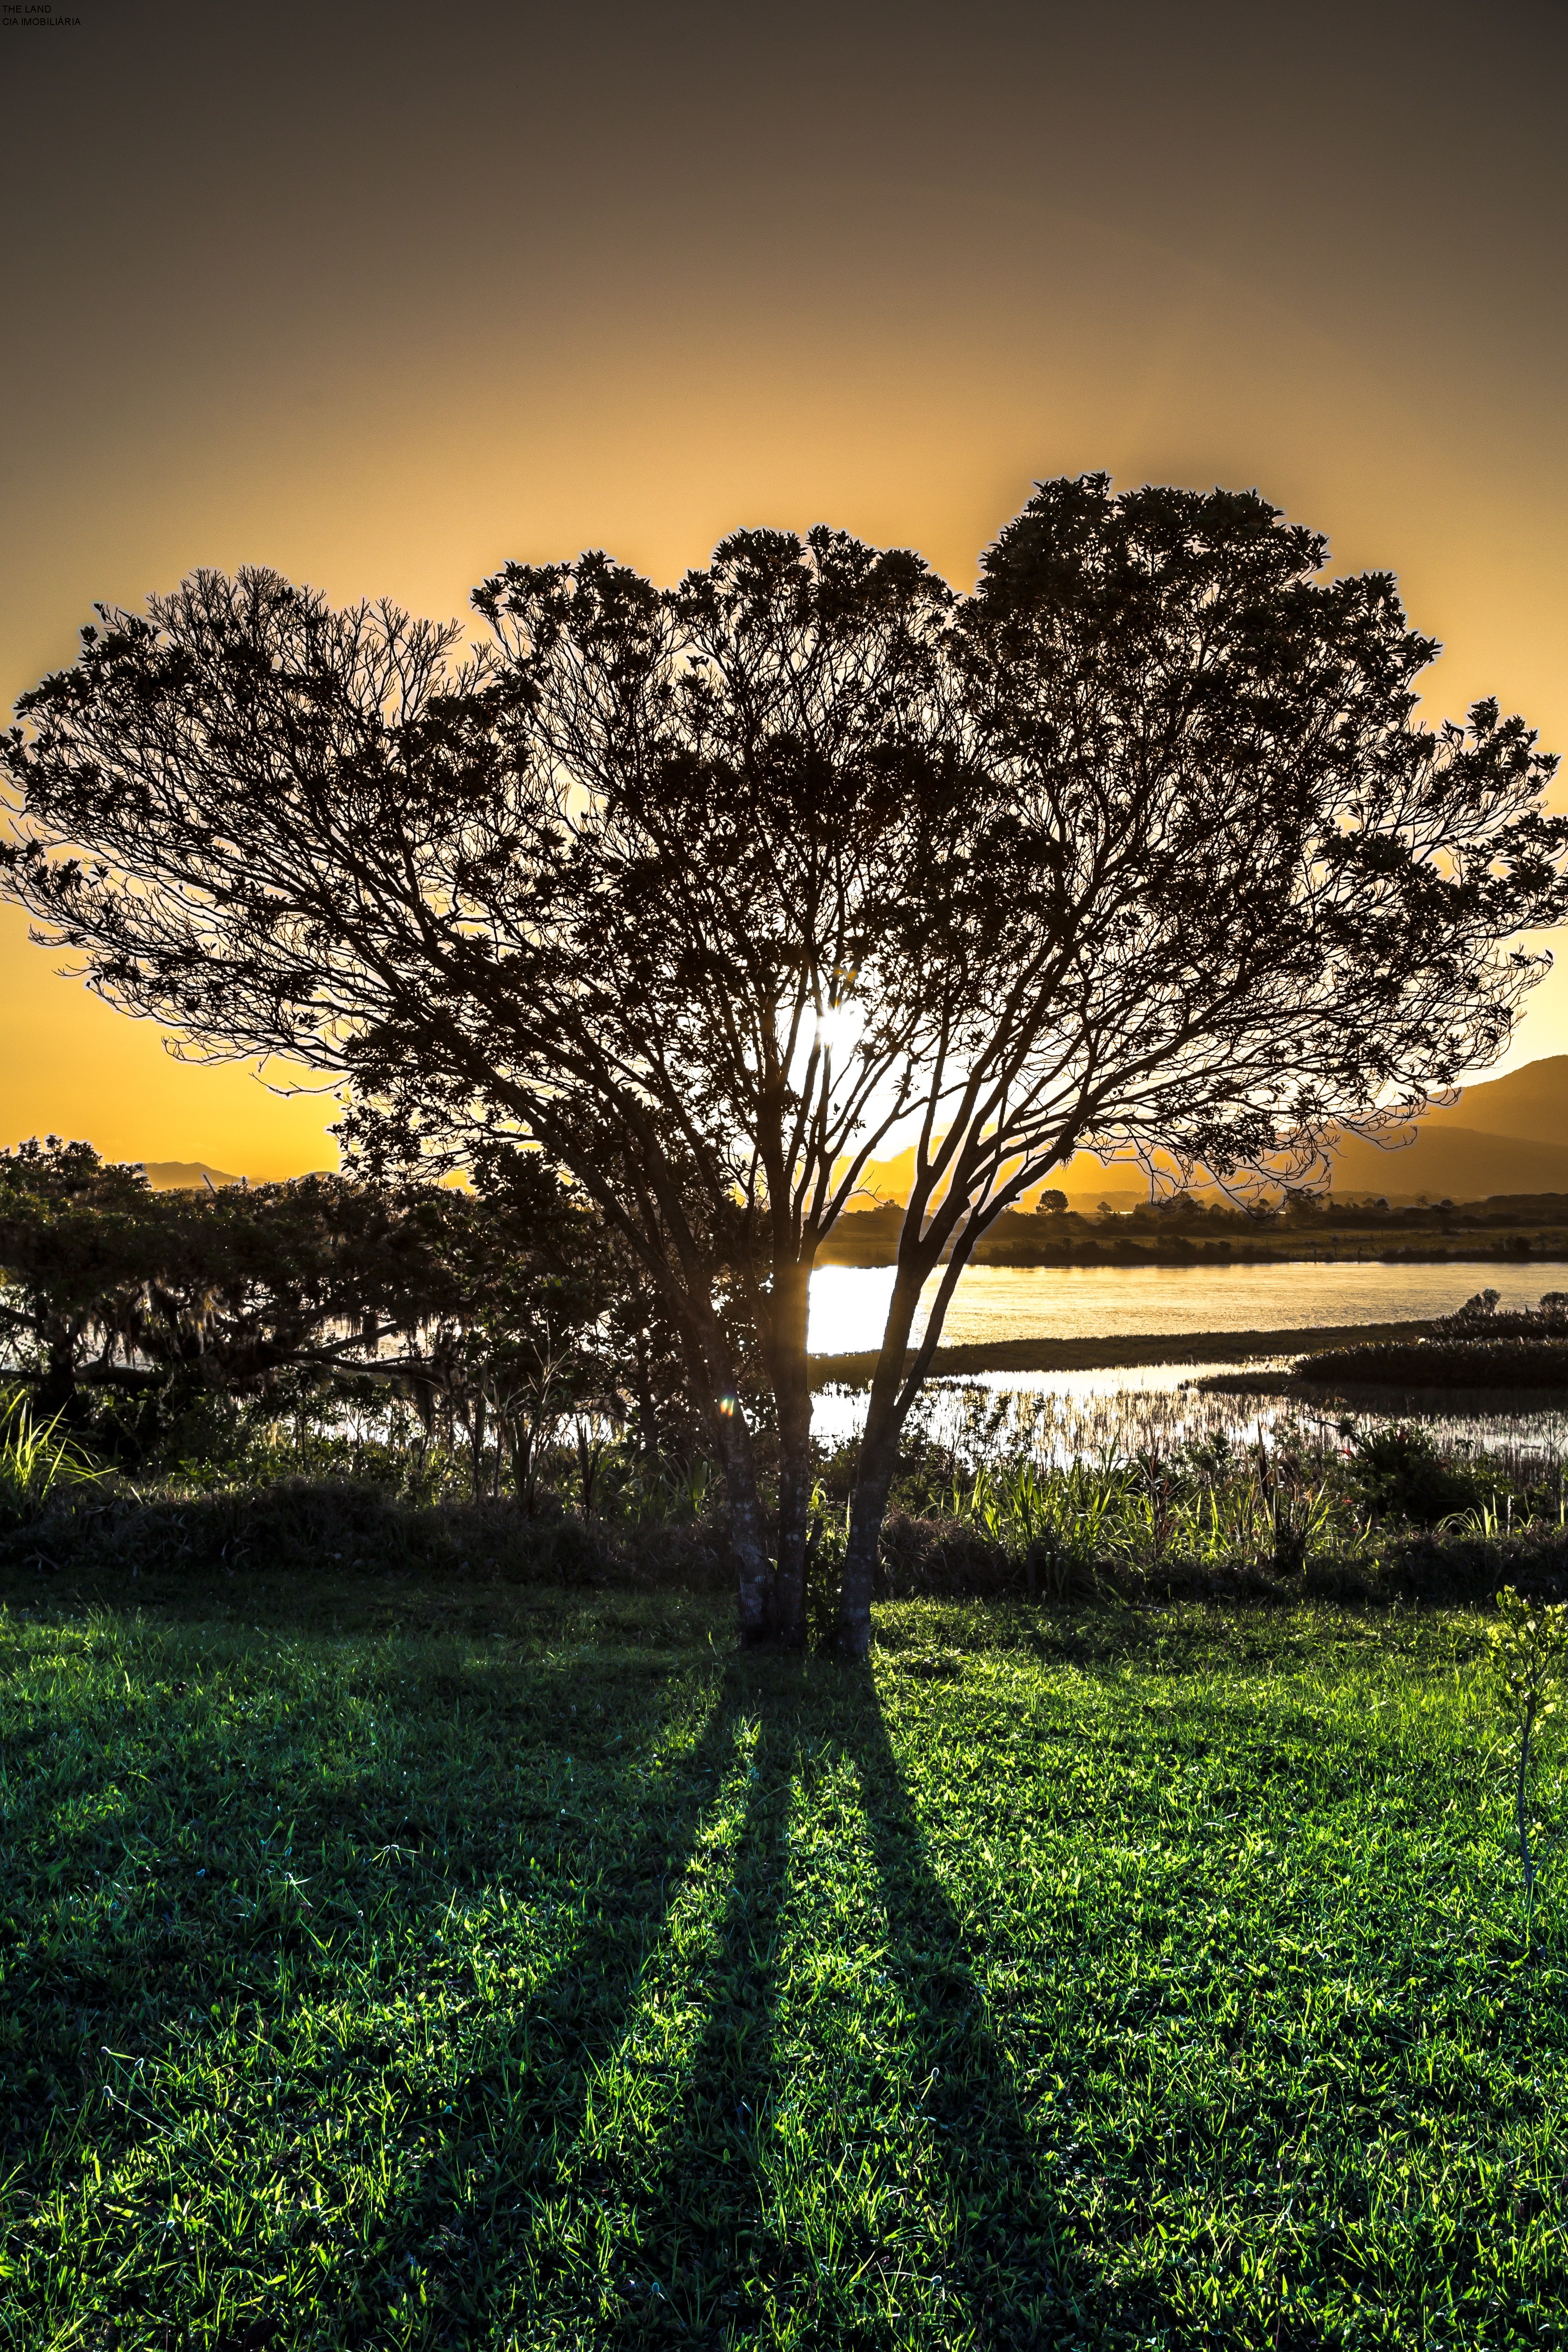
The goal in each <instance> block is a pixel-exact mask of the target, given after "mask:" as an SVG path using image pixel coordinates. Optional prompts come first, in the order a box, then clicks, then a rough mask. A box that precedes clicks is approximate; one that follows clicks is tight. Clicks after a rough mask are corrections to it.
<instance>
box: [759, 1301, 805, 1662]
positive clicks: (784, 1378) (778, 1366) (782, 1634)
mask: <svg viewBox="0 0 1568 2352" xmlns="http://www.w3.org/2000/svg"><path fill="white" fill-rule="evenodd" d="M810 1284H811V1267H810V1265H809V1264H805V1263H801V1262H798V1261H797V1262H796V1263H795V1265H791V1266H789V1267H787V1268H785V1269H784V1271H783V1272H782V1273H780V1274H778V1275H777V1276H775V1282H774V1291H773V1315H772V1318H771V1322H772V1330H771V1332H770V1335H769V1337H770V1347H769V1354H770V1356H771V1358H772V1363H771V1365H770V1370H771V1372H772V1375H773V1399H774V1402H775V1404H776V1406H777V1410H778V1421H779V1518H778V1564H777V1566H776V1567H775V1569H774V1570H773V1633H774V1637H775V1639H777V1640H778V1641H779V1642H781V1643H783V1644H784V1647H785V1648H786V1649H790V1650H799V1649H803V1648H804V1647H805V1559H806V1534H807V1528H806V1521H807V1518H808V1517H809V1514H810V1508H811V1381H810V1373H809V1370H808V1369H807V1364H806V1354H805V1339H806V1316H807V1311H808V1297H809V1291H810Z"/></svg>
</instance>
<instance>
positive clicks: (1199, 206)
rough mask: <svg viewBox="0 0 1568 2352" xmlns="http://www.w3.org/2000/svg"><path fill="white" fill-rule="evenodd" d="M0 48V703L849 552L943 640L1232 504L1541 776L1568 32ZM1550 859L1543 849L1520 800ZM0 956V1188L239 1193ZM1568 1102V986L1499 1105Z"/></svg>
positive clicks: (215, 16) (847, 35) (967, 17)
mask: <svg viewBox="0 0 1568 2352" xmlns="http://www.w3.org/2000/svg"><path fill="white" fill-rule="evenodd" d="M61 13H62V14H64V13H70V14H73V15H78V16H79V17H80V19H81V22H80V24H79V26H64V25H62V26H55V27H51V28H49V29H32V28H27V29H16V26H15V25H14V24H13V25H11V26H7V27H6V29H5V30H4V31H0V59H3V60H4V64H5V81H6V89H7V95H8V103H7V109H6V116H7V120H6V136H5V145H4V151H3V152H0V172H3V173H4V175H5V202H4V230H3V235H4V237H5V277H4V283H5V290H6V297H7V300H6V326H7V334H6V346H5V367H4V375H3V388H0V400H3V401H4V403H5V412H6V413H5V436H4V442H3V445H0V501H3V503H0V518H3V520H0V661H3V676H0V691H3V693H4V698H5V702H6V704H7V705H8V704H9V703H10V701H11V700H12V699H13V698H14V697H15V696H16V694H18V693H19V692H21V691H22V690H23V689H24V688H26V687H27V686H29V685H31V684H32V683H34V682H35V680H36V679H37V677H39V676H40V675H42V674H43V673H44V672H45V671H47V670H48V669H50V668H53V667H58V666H60V665H61V664H63V663H66V662H68V660H69V659H70V658H71V657H72V655H73V653H74V649H75V644H76V631H77V629H78V627H79V625H80V624H81V623H82V622H83V621H85V620H87V619H88V618H89V607H90V605H91V604H92V603H93V602H94V600H95V599H97V600H105V601H110V602H118V603H121V604H132V605H134V604H139V603H140V600H141V599H142V596H143V595H144V594H145V593H147V592H148V591H149V590H153V589H159V588H167V587H170V586H172V585H173V584H174V583H175V582H176V581H177V580H178V579H179V578H180V576H181V575H182V574H183V573H184V572H187V571H189V570H190V569H191V568H192V567H194V566H195V565H197V564H216V565H220V566H223V567H225V568H226V569H233V568H234V567H236V566H237V565H239V564H241V563H244V562H260V563H268V564H272V565H274V566H276V567H277V568H278V569H279V570H280V571H282V572H286V573H288V574H289V575H290V576H291V577H293V578H294V579H296V580H304V581H309V582H310V583H313V584H314V585H316V586H318V587H319V588H321V589H322V590H324V591H325V592H326V593H327V594H328V595H329V596H331V597H332V598H333V599H336V600H340V601H343V600H348V599H351V598H353V597H355V596H359V595H362V594H375V595H380V594H389V595H391V596H393V597H395V598H396V599H397V600H398V601H400V602H401V603H403V604H406V605H409V606H411V607H412V608H414V609H415V610H416V611H419V612H422V613H427V614H437V615H439V616H442V617H445V616H446V615H447V614H454V613H461V612H463V611H465V610H466V607H467V598H468V590H469V588H470V587H471V586H472V584H473V583H474V582H475V581H477V580H478V579H479V578H480V577H482V576H483V575H484V574H485V573H487V572H490V571H493V570H494V569H495V568H496V567H497V565H498V564H500V562H501V561H502V560H503V559H504V558H506V557H509V556H515V557H521V558H527V559H532V560H541V559H545V558H552V557H558V556H564V555H570V554H572V553H574V552H575V551H577V550H578V549H580V548H582V547H584V546H585V545H603V546H605V547H607V548H608V549H610V550H611V551H613V552H614V553H616V555H618V556H620V557H621V558H622V559H624V560H625V561H626V562H632V563H635V564H637V565H638V566H640V567H642V568H643V569H645V570H646V571H647V572H650V573H652V574H653V575H654V576H656V577H657V578H658V579H660V580H669V579H672V578H674V577H675V576H676V575H677V574H679V572H680V571H681V570H682V569H683V568H684V567H685V566H687V565H688V564H690V563H694V562H701V561H703V560H704V559H705V557H706V556H707V554H708V553H709V551H710V548H711V546H712V544H713V542H714V541H715V540H716V539H717V538H719V537H720V536H721V534H722V533H723V532H725V531H727V530H731V529H733V528H734V527H736V526H737V525H740V524H745V523H779V524H788V525H794V526H796V527H804V526H805V525H808V524H810V523H812V522H815V521H817V520H826V521H828V522H831V523H835V524H841V525H844V526H846V527H847V528H849V529H851V530H856V531H858V532H859V533H861V534H863V535H864V536H866V537H868V538H870V539H872V540H876V541H897V542H900V543H905V544H909V545H912V546H914V547H917V548H919V549H921V551H923V552H924V553H925V554H926V555H927V556H928V557H930V558H931V560H932V561H933V562H935V563H936V564H937V565H938V566H939V567H940V568H941V569H942V572H945V573H946V574H947V576H948V577H949V578H950V579H951V580H952V582H953V583H955V584H956V585H959V586H967V585H968V584H969V583H970V582H971V581H972V580H973V575H974V570H975V563H976V558H977V555H978V553H979V551H980V549H981V548H982V547H983V545H984V543H985V541H987V540H988V539H989V538H990V537H991V536H992V535H993V534H994V531H995V530H997V529H998V528H999V526H1000V525H1001V524H1003V523H1004V522H1005V520H1007V519H1008V518H1009V517H1010V516H1011V515H1012V514H1013V513H1015V512H1016V509H1018V507H1019V506H1020V505H1021V504H1022V503H1023V501H1024V499H1026V496H1027V494H1028V490H1029V486H1030V483H1031V481H1032V480H1033V479H1035V478H1040V477H1044V476H1049V475H1054V474H1059V473H1076V472H1079V471H1080V470H1083V469H1084V468H1088V467H1104V468H1107V469H1109V470H1110V472H1111V473H1112V475H1113V476H1114V477H1115V478H1116V480H1117V482H1118V484H1119V485H1121V486H1123V487H1127V486H1131V485H1132V484H1134V483H1136V482H1140V481H1143V480H1149V479H1155V480H1163V481H1170V482H1176V483H1182V484H1189V485H1193V486H1194V487H1200V488H1206V487H1208V486H1210V485H1212V484H1214V483H1215V482H1219V483H1223V484H1226V485H1227V486H1231V487H1251V486H1256V487H1257V488H1259V489H1260V490H1261V491H1263V493H1264V494H1265V495H1266V496H1268V497H1269V498H1271V499H1273V500H1274V501H1275V502H1276V503H1277V504H1278V505H1279V506H1282V507H1283V508H1285V509H1287V510H1288V512H1289V515H1290V516H1291V517H1292V518H1293V519H1296V520H1302V521H1305V522H1308V523H1310V524H1312V525H1313V526H1315V527H1316V528H1318V529H1320V530H1324V531H1326V532H1328V533H1329V535H1330V537H1331V541H1332V546H1333V551H1334V557H1335V561H1336V562H1337V563H1338V564H1339V565H1340V566H1341V567H1342V568H1349V569H1362V568H1366V567H1377V568H1380V569H1389V570H1393V571H1394V572H1397V573H1398V575H1399V578H1400V581H1401V584H1402V587H1403V591H1404V593H1405V601H1406V604H1407V605H1408V608H1409V611H1410V614H1411V616H1412V618H1413V619H1414V620H1415V622H1416V623H1418V624H1419V625H1420V626H1422V627H1423V628H1425V629H1427V630H1429V631H1430V632H1432V633H1433V634H1434V635H1436V636H1439V637H1440V638H1442V639H1443V641H1444V642H1445V644H1446V646H1447V654H1446V656H1445V657H1444V659H1443V661H1442V662H1441V663H1440V665H1439V666H1438V667H1437V668H1436V671H1435V672H1434V673H1433V674H1432V685H1431V688H1430V697H1429V702H1428V709H1429V710H1430V711H1431V714H1432V715H1433V716H1441V715H1444V714H1446V713H1449V712H1452V713H1456V714H1458V713H1460V712H1462V710H1463V709H1464V707H1465V705H1466V704H1467V703H1468V701H1469V700H1471V699H1473V698H1475V697H1476V696H1477V695H1479V694H1481V693H1495V694H1496V695H1498V696H1499V697H1500V699H1501V701H1502V702H1503V704H1504V707H1505V708H1506V709H1518V710H1521V711H1522V712H1523V713H1524V715H1525V717H1526V718H1527V719H1529V720H1530V722H1531V724H1532V725H1534V726H1536V727H1538V728H1539V729H1540V730H1541V732H1542V740H1543V741H1544V742H1545V743H1546V744H1547V745H1548V746H1549V747H1551V748H1554V749H1561V750H1568V682H1565V678H1564V668H1563V645H1564V617H1565V615H1564V605H1565V593H1564V583H1563V546H1564V544H1565V543H1568V495H1565V491H1568V479H1565V476H1568V467H1565V434H1564V420H1565V413H1568V404H1565V395H1564V389H1563V387H1564V361H1565V359H1568V351H1565V344H1568V331H1565V330H1568V299H1565V296H1568V268H1565V265H1564V252H1565V251H1568V246H1565V242H1564V231H1565V226H1568V223H1565V219H1564V213H1565V206H1564V200H1563V163H1562V133H1561V125H1560V112H1561V105H1562V95H1563V89H1564V87H1565V86H1568V11H1565V10H1564V9H1563V7H1562V6H1561V5H1555V0H1553V5H1517V0H1490V5H1486V6H1479V5H1474V0H1471V5H1466V6H1462V7H1443V6H1436V7H1434V6H1431V5H1424V6H1421V7H1419V8H1418V7H1415V6H1413V5H1412V6H1405V5H1399V6H1394V5H1382V0H1358V5H1353V6H1332V5H1318V6H1316V7H1314V8H1311V9H1287V8H1286V7H1284V6H1282V5H1262V6H1260V5H1258V0H1247V5H1235V6H1231V5H1223V6H1222V5H1202V0H1197V5H1184V6H1182V7H1173V6H1171V5H1169V0H1163V5H1124V6H1121V7H1117V6H1102V7H1097V8H1088V7H1085V6H1083V5H1074V6H1071V7H1068V6H1058V5H1049V0H1045V5H1042V0H1034V5H1028V6H1001V5H990V6H987V5H976V4H975V0H971V5H968V6H966V7H964V8H953V7H942V8H941V9H937V8H924V7H921V6H919V5H907V0H906V5H900V6H897V7H894V6H885V7H876V6H867V5H842V0H840V5H834V6H832V7H810V6H805V7H801V6H796V7H793V8H790V9H763V8H761V7H751V8H747V7H736V6H735V5H733V0H731V5H726V6H724V7H718V6H715V7H711V8H696V7H679V6H671V7H666V8H648V7H646V6H642V7H635V8H634V7H632V6H629V5H622V6H614V7H612V6H603V5H602V6H596V7H595V6H592V5H588V6H581V7H576V8H572V9H564V8H562V7H560V6H558V5H556V6H551V7H548V8H547V7H544V6H535V5H530V4H529V0H505V5H497V0H467V5H463V6H461V7H451V6H436V5H426V6H415V5H401V0H374V5H369V0H324V5H323V0H308V5H305V0H265V5H262V0H248V4H247V0H62V5H61ZM1556 805H1558V806H1568V789H1564V784H1563V780H1560V786H1559V790H1558V793H1557V795H1556ZM57 962H58V958H54V957H51V956H49V955H47V954H46V953H45V952H44V951H42V950H39V949H37V948H36V947H33V946H30V945H29V944H28V942H27V939H26V922H25V919H23V918H22V917H20V916H19V915H18V914H17V913H16V910H15V909H13V908H3V909H0V984H3V985H4V989H5V1013H6V1019H5V1046H4V1053H3V1055H0V1141H13V1140H15V1139H17V1138H19V1137H21V1136H23V1135H26V1134H29V1133H33V1132H35V1131H37V1132H42V1131H43V1130H45V1129H56V1130H58V1131H60V1132H63V1133H65V1134H67V1135H70V1136H78V1135H81V1136H87V1137H89V1138H90V1139H92V1140H93V1141H94V1142H95V1143H97V1144H98V1145H99V1147H100V1150H104V1151H106V1152H108V1153H110V1154H111V1155H113V1156H116V1157H130V1158H142V1157H146V1158H153V1159H197V1158H199V1159H203V1160H208V1161H210V1162H213V1163H215V1164H216V1165H217V1166H220V1167H223V1168H227V1169H232V1170H235V1171H245V1172H247V1173H249V1174H251V1175H253V1176H258V1177H266V1176H279V1175H287V1174H290V1173H294V1172H297V1171H300V1170H303V1169H306V1168H310V1167H321V1166H324V1165H331V1164H334V1161H335V1154H334V1152H333V1150H332V1148H331V1144H330V1142H329V1141H328V1139H326V1138H325V1137H324V1135H323V1133H322V1129H323V1126H324V1123H325V1120H326V1118H327V1117H328V1116H329V1115H330V1111H329V1109H328V1108H326V1107H324V1106H323V1105H322V1104H321V1102H320V1101H318V1100H303V1101H301V1100H296V1101H293V1102H288V1101H279V1099H277V1098H276V1097H273V1096H271V1095H269V1094H268V1093H267V1092H266V1091H265V1090H264V1089H263V1088H262V1087H258V1085H257V1084H256V1082H255V1080H254V1079H253V1078H252V1077H251V1076H249V1075H248V1074H247V1072H246V1071H244V1070H236V1069H227V1070H220V1071H216V1072H215V1071H207V1070H199V1069H191V1068H188V1067H183V1066H180V1065H178V1064H176V1063H175V1062H174V1061H172V1060H171V1059H170V1058H169V1056H168V1055H166V1054H165V1053H164V1052H163V1048H162V1041H161V1039H160V1036H159V1034H158V1033H157V1032H156V1031H155V1030H153V1029H152V1028H151V1027H149V1026H148V1025H146V1024H132V1023H131V1022H129V1021H127V1020H126V1019H125V1018H124V1017H123V1016H121V1015H119V1014H116V1013H111V1012H110V1011H109V1010H108V1009H107V1008H105V1007H103V1006H101V1005H99V1004H97V1003H94V1002H93V1001H92V1000H91V999H89V997H88V996H87V995H86V993H85V992H84V991H83V989H82V987H81V986H80V984H79V982H73V981H68V980H65V979H61V978H58V977H56V976H55V971H54V966H55V964H56V963H57ZM1564 1050H1568V966H1565V968H1564V969H1563V971H1561V972H1559V973H1557V974H1554V975H1553V976H1552V979H1550V980H1549V981H1548V982H1547V983H1546V984H1545V985H1544V986H1543V987H1542V989H1541V991H1540V992H1538V994H1537V997H1536V998H1535V1000H1534V1003H1533V1005H1532V1009H1531V1012H1530V1013H1529V1014H1528V1015H1527V1018H1526V1021H1525V1023H1524V1025H1523V1027H1522V1029H1521V1033H1520V1035H1519V1038H1518V1041H1517V1044H1516V1045H1515V1048H1514V1050H1513V1052H1512V1053H1511V1055H1510V1057H1509V1062H1508V1064H1507V1065H1506V1066H1510V1067H1511V1066H1517V1065H1518V1064H1520V1063H1521V1062H1523V1061H1527V1060H1530V1059H1532V1058H1534V1057H1535V1056H1537V1055H1542V1054H1548V1053H1558V1052H1563V1051H1564Z"/></svg>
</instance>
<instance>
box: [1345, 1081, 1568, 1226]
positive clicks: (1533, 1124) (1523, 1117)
mask: <svg viewBox="0 0 1568 2352" xmlns="http://www.w3.org/2000/svg"><path fill="white" fill-rule="evenodd" d="M1334 1190H1335V1192H1381V1193H1383V1194H1385V1195H1386V1197H1387V1198H1388V1199H1389V1200H1391V1201H1401V1200H1403V1201H1409V1200H1413V1199H1415V1196H1416V1195H1417V1194H1418V1193H1422V1192H1425V1193H1426V1194H1428V1195H1429V1196H1430V1198H1431V1199H1433V1200H1434V1201H1442V1200H1449V1201H1484V1200H1487V1199H1489V1198H1490V1197H1491V1196H1492V1195H1493V1194H1495V1193H1499V1192H1568V1054H1550V1055H1546V1056H1545V1057H1544V1058H1543V1059H1542V1060H1541V1061H1539V1062H1527V1063H1526V1064H1525V1066H1524V1068H1523V1069H1522V1070H1514V1071H1511V1072H1510V1075H1509V1076H1507V1077H1506V1078H1484V1079H1482V1080H1481V1082H1480V1083H1479V1085H1477V1086H1473V1087H1466V1088H1465V1089H1464V1091H1463V1093H1462V1094H1461V1095H1460V1097H1459V1098H1458V1102H1456V1103H1453V1104H1451V1105H1450V1106H1449V1108H1447V1109H1446V1110H1434V1111H1428V1112H1427V1114H1426V1118H1424V1119H1422V1121H1421V1122H1420V1124H1419V1126H1418V1127H1417V1129H1416V1130H1415V1141H1414V1142H1412V1143H1408V1144H1405V1145H1403V1146H1402V1147H1401V1148H1399V1149H1398V1150H1391V1151H1384V1150H1380V1149H1379V1147H1378V1146H1377V1145H1376V1144H1375V1143H1363V1142H1357V1141H1352V1142H1349V1143H1346V1144H1344V1145H1343V1146H1342V1148H1341V1150H1339V1152H1338V1153H1336V1155H1335V1165H1334Z"/></svg>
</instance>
